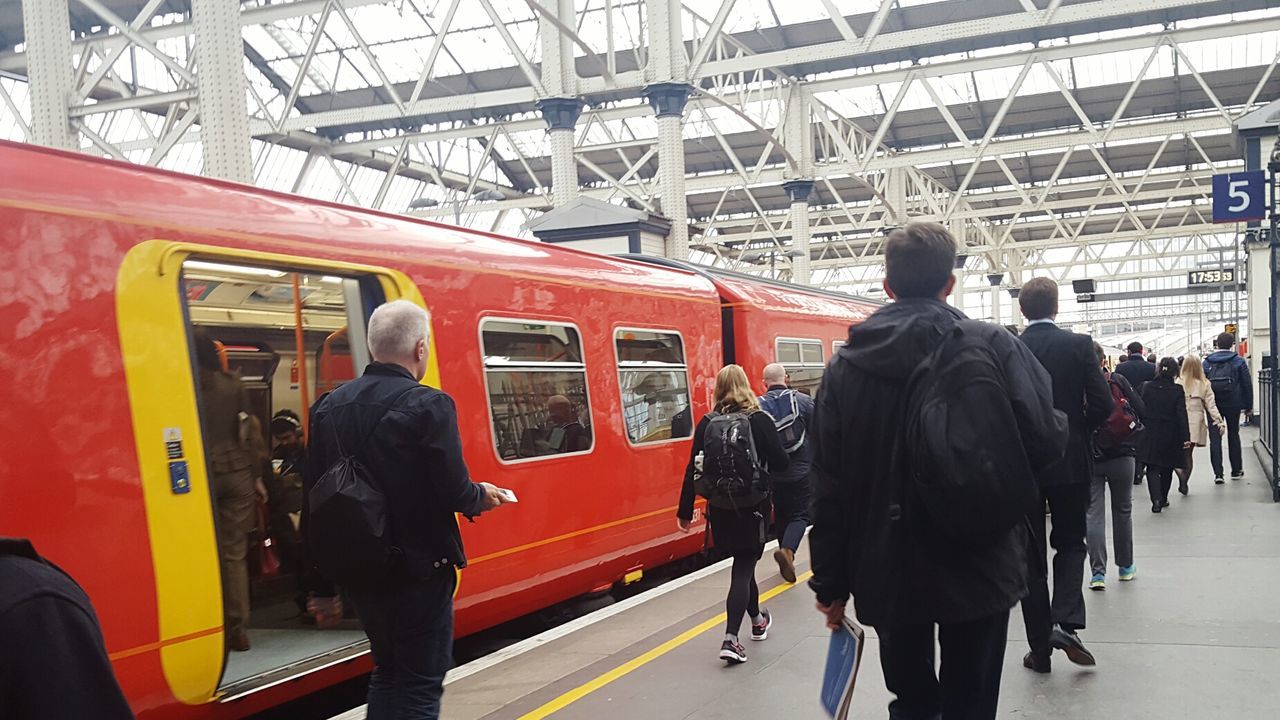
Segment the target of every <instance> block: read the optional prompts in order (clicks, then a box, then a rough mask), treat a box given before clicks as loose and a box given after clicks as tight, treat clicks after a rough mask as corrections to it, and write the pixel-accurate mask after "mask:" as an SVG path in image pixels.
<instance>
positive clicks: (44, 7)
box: [22, 0, 238, 150]
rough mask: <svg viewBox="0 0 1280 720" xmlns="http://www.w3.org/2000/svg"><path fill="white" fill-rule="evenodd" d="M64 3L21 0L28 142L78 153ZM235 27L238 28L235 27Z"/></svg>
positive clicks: (68, 22)
mask: <svg viewBox="0 0 1280 720" xmlns="http://www.w3.org/2000/svg"><path fill="white" fill-rule="evenodd" d="M67 2H68V0H25V1H24V2H23V3H22V25H23V33H24V35H25V36H26V43H27V80H28V85H27V87H28V88H29V89H30V92H31V141H32V142H34V143H36V144H38V145H48V146H49V147H57V148H63V149H66V150H79V149H80V148H79V143H78V142H77V141H76V134H75V133H73V132H72V131H71V118H70V115H69V114H68V111H67V110H68V109H67V104H68V103H69V102H70V101H71V91H72V86H73V83H74V77H75V76H74V68H73V67H72V65H71V15H70V12H69V11H68V10H67ZM237 27H238V26H237Z"/></svg>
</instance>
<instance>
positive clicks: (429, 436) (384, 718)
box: [303, 300, 514, 720]
mask: <svg viewBox="0 0 1280 720" xmlns="http://www.w3.org/2000/svg"><path fill="white" fill-rule="evenodd" d="M429 323H430V318H429V316H428V315H427V312H426V311H425V310H423V309H422V308H420V307H418V306H417V305H414V304H413V303H411V302H408V301H405V300H396V301H394V302H389V303H387V304H385V305H382V306H380V307H379V308H377V309H376V310H374V311H373V315H372V316H371V317H370V318H369V328H368V338H369V354H370V355H371V356H372V357H373V362H372V363H370V364H369V366H368V367H367V368H365V371H364V374H363V375H362V376H361V377H359V378H357V379H356V380H352V381H351V382H348V383H346V384H344V385H343V386H342V387H339V388H338V389H337V390H334V391H333V392H331V393H329V394H328V395H325V396H324V397H322V398H320V400H319V401H318V402H317V403H316V405H315V408H314V409H313V410H312V415H311V449H310V456H309V458H308V465H307V473H306V483H307V493H308V503H307V506H308V507H309V506H310V500H311V498H310V491H311V489H312V488H313V487H315V484H316V482H317V481H318V480H319V479H321V477H322V476H323V475H324V474H325V473H326V472H327V471H328V470H329V469H330V468H331V467H334V466H335V464H336V463H339V462H340V461H342V460H343V458H344V457H348V456H349V457H354V458H356V459H357V460H359V462H360V463H361V465H362V466H363V468H365V469H366V470H367V474H368V476H369V478H370V479H371V481H372V482H371V483H370V484H376V485H377V490H379V491H380V492H381V493H382V494H383V496H384V497H385V508H386V521H387V526H388V527H387V533H388V535H389V541H390V544H391V556H392V557H393V558H395V561H394V562H393V563H392V565H391V567H390V570H389V573H388V575H387V576H386V577H384V578H381V579H378V580H375V581H369V582H359V583H352V582H348V583H347V585H346V587H344V590H345V591H346V593H347V595H348V597H349V598H350V599H351V602H352V603H353V604H354V605H355V607H356V611H357V612H358V613H359V615H360V619H361V621H362V622H363V623H364V629H365V632H366V633H367V634H368V635H369V646H370V649H371V650H372V652H373V661H374V670H373V674H372V675H371V676H370V678H369V708H368V718H369V720H388V719H390V718H396V719H397V720H404V719H408V718H412V719H414V720H418V719H422V718H429V719H434V718H438V717H439V715H440V698H441V696H442V695H443V693H444V675H445V671H446V670H448V669H449V667H450V666H451V665H452V662H453V660H452V649H453V591H454V587H455V584H456V582H457V580H456V572H455V569H456V568H461V567H463V566H465V565H466V555H465V554H464V553H463V550H462V538H461V535H460V534H459V532H458V523H457V520H456V519H455V515H454V514H455V513H462V514H463V515H465V516H467V517H473V516H475V515H478V514H480V513H481V512H484V511H485V510H490V509H492V508H495V507H497V506H498V505H501V504H502V503H504V502H509V501H512V500H514V496H513V495H510V494H509V492H508V491H505V490H500V489H498V488H496V487H494V486H493V485H490V484H489V483H473V482H472V481H471V478H470V477H469V476H468V474H467V466H466V463H465V462H464V461H463V458H462V442H461V439H460V437H459V434H458V414H457V410H456V408H455V407H454V404H453V399H452V398H450V397H449V396H448V395H446V394H445V393H443V392H441V391H440V390H437V389H435V388H430V387H427V386H425V385H422V384H421V382H422V378H423V377H425V376H426V373H427V361H428V347H429V344H430V340H429V337H428V327H429ZM344 451H345V453H344ZM309 530H310V528H309V527H308V525H307V522H306V519H305V516H304V523H303V534H304V537H305V538H306V542H307V547H308V549H309V550H311V551H312V552H313V559H314V558H315V557H316V556H317V555H319V554H321V553H322V552H328V553H333V552H341V551H342V549H341V548H337V549H335V548H334V547H333V545H332V543H331V544H330V545H328V546H326V545H325V543H324V539H323V538H317V537H311V536H310V532H309ZM322 548H323V550H322ZM330 579H334V580H339V581H341V579H339V578H330Z"/></svg>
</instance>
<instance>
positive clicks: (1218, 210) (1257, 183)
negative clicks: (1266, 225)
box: [1213, 170, 1267, 223]
mask: <svg viewBox="0 0 1280 720" xmlns="http://www.w3.org/2000/svg"><path fill="white" fill-rule="evenodd" d="M1266 186H1267V178H1266V173H1264V172H1263V171H1261V170H1248V171H1245V172H1234V173H1223V174H1221V175H1214V176H1213V221H1214V222H1216V223H1217V222H1244V221H1246V220H1261V219H1262V218H1263V217H1265V215H1266V209H1267V208H1266Z"/></svg>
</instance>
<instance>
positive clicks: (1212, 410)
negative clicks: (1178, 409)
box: [1178, 355, 1227, 495]
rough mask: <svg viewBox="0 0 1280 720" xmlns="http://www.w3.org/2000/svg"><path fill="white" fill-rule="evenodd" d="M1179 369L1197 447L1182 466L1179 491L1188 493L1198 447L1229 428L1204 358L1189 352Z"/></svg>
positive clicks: (1191, 449) (1188, 449)
mask: <svg viewBox="0 0 1280 720" xmlns="http://www.w3.org/2000/svg"><path fill="white" fill-rule="evenodd" d="M1178 372H1179V374H1178V384H1179V385H1181V386H1182V392H1183V393H1185V394H1186V403H1187V429H1188V430H1189V432H1190V434H1191V443H1192V445H1193V447H1190V448H1187V458H1186V461H1185V462H1184V463H1183V465H1182V467H1181V468H1178V492H1180V493H1182V494H1183V495H1186V494H1187V491H1188V488H1187V481H1188V480H1189V479H1191V468H1192V467H1193V465H1194V460H1195V458H1194V457H1193V453H1195V449H1196V448H1198V447H1204V446H1205V443H1206V441H1207V440H1208V438H1209V436H1210V435H1213V434H1217V435H1218V436H1219V437H1221V436H1222V434H1223V433H1225V432H1226V431H1227V428H1226V425H1225V423H1224V422H1223V420H1222V414H1221V413H1219V412H1218V404H1217V402H1215V399H1214V395H1213V386H1212V385H1211V384H1210V383H1209V380H1208V379H1207V378H1205V376H1204V368H1203V366H1202V365H1201V363H1200V358H1198V357H1196V356H1195V355H1188V356H1186V357H1185V358H1184V359H1183V361H1182V362H1181V363H1179V371H1178ZM1206 423H1207V425H1206Z"/></svg>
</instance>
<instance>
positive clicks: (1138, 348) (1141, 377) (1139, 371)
mask: <svg viewBox="0 0 1280 720" xmlns="http://www.w3.org/2000/svg"><path fill="white" fill-rule="evenodd" d="M1125 349H1126V350H1128V351H1129V355H1128V357H1126V358H1125V359H1124V360H1121V361H1120V362H1119V363H1118V364H1117V365H1116V372H1118V373H1120V374H1121V375H1123V376H1124V379H1125V380H1128V381H1129V384H1130V385H1132V386H1133V389H1134V390H1141V389H1142V384H1143V383H1146V382H1151V381H1152V380H1155V379H1156V366H1155V365H1154V364H1152V363H1149V362H1147V359H1146V358H1144V357H1142V343H1140V342H1138V341H1136V340H1135V341H1133V342H1131V343H1129V345H1128V347H1126V348H1125Z"/></svg>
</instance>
